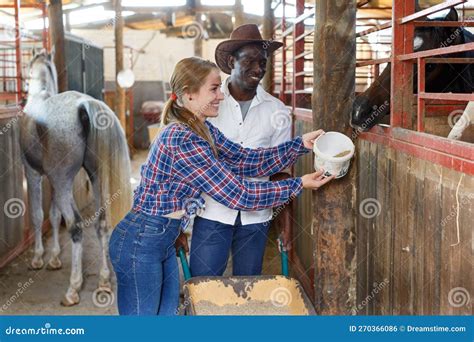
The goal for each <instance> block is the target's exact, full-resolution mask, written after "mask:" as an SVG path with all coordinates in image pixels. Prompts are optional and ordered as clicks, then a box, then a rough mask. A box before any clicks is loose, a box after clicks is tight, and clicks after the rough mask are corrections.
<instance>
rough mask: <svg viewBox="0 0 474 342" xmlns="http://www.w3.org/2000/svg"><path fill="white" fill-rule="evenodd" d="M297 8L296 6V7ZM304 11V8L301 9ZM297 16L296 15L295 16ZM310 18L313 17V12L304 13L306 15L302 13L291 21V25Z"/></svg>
mask: <svg viewBox="0 0 474 342" xmlns="http://www.w3.org/2000/svg"><path fill="white" fill-rule="evenodd" d="M297 7H298V6H297ZM303 10H304V8H303ZM297 15H298V14H297ZM310 17H314V12H306V13H303V14H301V15H299V16H298V17H296V19H295V20H294V21H293V24H295V25H296V24H299V23H301V22H303V21H305V20H306V19H308V18H310Z"/></svg>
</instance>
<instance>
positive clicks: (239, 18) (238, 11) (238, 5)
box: [234, 0, 245, 28]
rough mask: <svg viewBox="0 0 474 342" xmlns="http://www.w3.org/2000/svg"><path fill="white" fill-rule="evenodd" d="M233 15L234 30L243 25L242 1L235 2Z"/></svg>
mask: <svg viewBox="0 0 474 342" xmlns="http://www.w3.org/2000/svg"><path fill="white" fill-rule="evenodd" d="M234 15H235V22H234V28H236V27H239V26H240V25H243V24H245V19H244V7H243V6H242V1H241V0H236V1H235V11H234Z"/></svg>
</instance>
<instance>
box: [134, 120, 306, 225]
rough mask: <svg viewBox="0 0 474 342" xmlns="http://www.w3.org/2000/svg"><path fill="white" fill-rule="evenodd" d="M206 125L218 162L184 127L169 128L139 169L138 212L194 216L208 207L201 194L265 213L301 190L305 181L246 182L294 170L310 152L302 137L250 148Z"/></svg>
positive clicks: (171, 125)
mask: <svg viewBox="0 0 474 342" xmlns="http://www.w3.org/2000/svg"><path fill="white" fill-rule="evenodd" d="M206 124H207V126H208V127H209V131H210V133H211V136H212V138H213V140H214V144H215V146H216V148H217V150H218V155H219V158H216V157H215V156H214V154H213V153H212V149H211V146H210V144H209V143H208V142H207V141H206V140H204V139H203V138H202V137H200V136H199V135H197V134H196V133H194V132H193V131H192V130H191V129H190V128H189V127H187V126H186V125H183V124H180V123H173V124H170V125H168V126H166V127H165V128H163V130H162V131H161V132H160V133H159V135H158V137H157V138H156V139H155V140H154V142H153V144H152V146H151V149H150V153H149V155H148V159H147V161H146V162H145V164H144V165H143V166H142V168H141V177H142V178H141V181H140V184H139V186H138V187H137V188H136V189H135V194H134V203H133V209H134V210H136V211H141V212H144V213H146V214H149V215H160V216H162V215H166V214H169V213H172V212H175V211H178V210H182V209H184V210H185V212H186V213H187V214H189V213H190V212H191V214H193V212H194V211H195V210H196V209H197V208H199V207H202V206H203V205H204V200H203V199H202V197H201V196H200V194H201V193H203V192H204V193H206V194H208V195H209V196H211V197H212V198H213V199H215V200H216V201H218V202H219V203H222V204H224V205H225V206H227V207H229V208H232V209H237V210H247V211H250V210H261V209H265V208H272V207H276V206H279V205H282V204H285V203H286V202H288V201H289V200H291V199H293V198H294V197H296V196H297V195H298V194H299V193H300V192H301V191H302V188H303V186H302V181H301V178H290V179H285V180H282V181H278V182H270V181H268V182H260V181H249V180H246V179H245V178H244V177H263V176H270V175H273V174H275V173H278V172H279V171H281V170H284V169H286V168H287V167H289V166H291V165H293V164H294V163H295V162H296V159H297V158H298V156H300V155H302V154H304V153H306V152H308V151H310V150H308V149H307V148H305V147H304V145H303V141H302V139H301V137H297V138H295V139H293V140H290V141H288V142H286V143H283V144H281V145H278V146H276V147H272V148H258V149H249V148H243V147H242V146H240V145H239V144H236V143H234V142H232V141H230V140H228V139H227V138H226V137H225V136H224V135H223V134H222V133H221V132H220V131H219V130H218V129H217V128H216V127H214V126H213V125H212V124H211V123H209V122H207V121H206ZM185 216H186V215H185ZM185 221H186V222H184V223H183V225H184V227H185V226H186V225H187V221H188V220H185ZM184 227H183V228H184Z"/></svg>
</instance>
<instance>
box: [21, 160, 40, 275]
mask: <svg viewBox="0 0 474 342" xmlns="http://www.w3.org/2000/svg"><path fill="white" fill-rule="evenodd" d="M25 173H26V181H27V184H28V207H29V211H30V221H31V225H32V227H33V229H34V232H35V251H34V253H35V254H34V256H33V259H32V260H31V263H30V268H31V269H33V270H39V269H41V268H43V265H44V262H43V253H44V247H43V240H42V231H41V227H42V225H43V218H44V214H43V207H42V196H43V191H42V190H43V189H42V176H41V174H40V173H39V172H37V171H35V170H34V169H33V168H32V167H31V166H30V165H28V163H25Z"/></svg>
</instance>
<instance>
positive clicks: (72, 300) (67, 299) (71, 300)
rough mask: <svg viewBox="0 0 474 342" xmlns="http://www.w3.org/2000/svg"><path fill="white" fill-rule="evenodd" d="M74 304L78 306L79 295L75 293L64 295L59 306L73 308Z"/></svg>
mask: <svg viewBox="0 0 474 342" xmlns="http://www.w3.org/2000/svg"><path fill="white" fill-rule="evenodd" d="M76 304H79V294H78V293H75V294H73V295H65V296H64V297H63V299H62V300H61V305H62V306H66V307H69V306H74V305H76Z"/></svg>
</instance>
